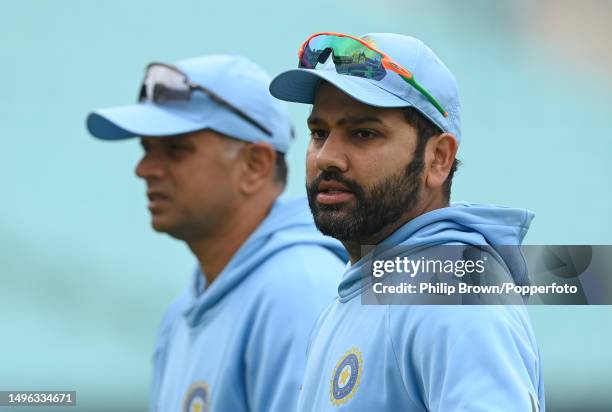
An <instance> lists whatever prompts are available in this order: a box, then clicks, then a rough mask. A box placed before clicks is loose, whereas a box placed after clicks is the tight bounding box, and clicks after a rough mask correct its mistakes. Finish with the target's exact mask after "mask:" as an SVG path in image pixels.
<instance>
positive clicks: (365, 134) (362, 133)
mask: <svg viewBox="0 0 612 412" xmlns="http://www.w3.org/2000/svg"><path fill="white" fill-rule="evenodd" d="M377 136H378V133H376V132H375V131H373V130H368V129H360V130H356V131H355V137H357V138H359V139H363V140H369V139H373V138H375V137H377Z"/></svg>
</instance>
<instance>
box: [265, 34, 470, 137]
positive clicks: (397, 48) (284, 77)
mask: <svg viewBox="0 0 612 412" xmlns="http://www.w3.org/2000/svg"><path fill="white" fill-rule="evenodd" d="M361 39H364V40H366V41H367V42H368V43H370V44H372V45H374V47H376V48H377V49H378V50H380V51H382V52H384V53H386V54H387V55H388V56H389V57H391V59H393V60H394V61H395V62H397V63H399V64H400V65H401V66H403V67H404V68H406V69H407V70H409V71H410V72H412V74H413V76H414V78H415V79H416V81H417V82H419V84H421V85H422V86H423V87H425V88H426V89H427V90H428V91H429V92H430V93H431V94H432V95H433V96H434V97H435V98H436V100H438V102H440V104H441V105H442V107H443V108H444V109H445V110H446V112H447V113H448V116H446V117H445V116H444V115H443V114H442V113H440V111H438V109H436V107H435V106H434V105H433V104H432V103H431V102H430V101H429V100H427V98H426V97H425V96H423V95H422V94H421V93H420V92H419V91H418V90H417V89H416V88H414V87H413V86H412V85H410V84H408V83H407V82H406V81H404V80H403V79H402V78H401V77H400V76H399V75H398V74H396V73H394V72H392V71H389V70H387V74H386V75H385V77H383V78H382V79H381V80H371V79H366V78H363V77H356V76H351V75H348V74H339V73H338V72H337V71H336V68H335V65H334V64H333V61H332V58H331V55H330V57H328V59H327V60H326V61H325V62H324V63H319V64H317V66H315V68H314V69H305V68H301V69H293V70H288V71H286V72H283V73H281V74H279V75H278V76H276V77H275V78H274V79H273V80H272V83H271V84H270V93H272V95H273V96H275V97H277V98H279V99H281V100H286V101H290V102H296V103H309V104H313V102H314V97H315V93H316V90H317V87H318V85H319V84H320V82H321V81H323V80H325V81H327V82H329V83H331V84H332V85H334V86H335V87H337V88H338V89H340V90H342V91H343V92H344V93H346V94H348V95H349V96H351V97H353V98H354V99H356V100H359V101H360V102H363V103H365V104H368V105H370V106H376V107H414V108H415V109H417V110H418V111H419V112H421V113H422V114H423V115H424V116H425V117H427V118H428V119H429V120H431V121H432V122H433V123H435V124H436V125H437V126H438V127H440V129H442V130H443V131H445V132H448V133H451V134H452V135H454V136H455V138H456V140H457V143H460V142H461V115H460V108H461V106H460V104H459V90H458V88H457V81H456V80H455V77H454V76H453V74H452V73H451V71H450V70H449V69H448V68H447V67H446V65H445V64H444V63H442V61H441V60H440V59H439V58H438V56H436V54H435V53H434V52H433V51H432V50H431V49H430V48H429V47H427V46H426V45H425V44H424V43H423V42H422V41H421V40H419V39H416V38H414V37H410V36H404V35H400V34H393V33H371V34H366V35H364V36H362V37H361Z"/></svg>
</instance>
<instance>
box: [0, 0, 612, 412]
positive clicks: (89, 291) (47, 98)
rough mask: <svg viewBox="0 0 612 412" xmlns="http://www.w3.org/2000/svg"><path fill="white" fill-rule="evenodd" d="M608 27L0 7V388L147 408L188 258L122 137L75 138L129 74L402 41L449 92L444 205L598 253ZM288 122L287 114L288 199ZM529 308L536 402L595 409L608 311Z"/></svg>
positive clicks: (212, 6) (578, 6) (337, 6)
mask: <svg viewBox="0 0 612 412" xmlns="http://www.w3.org/2000/svg"><path fill="white" fill-rule="evenodd" d="M611 19H612V2H608V1H597V0H593V1H578V0H576V1H562V0H559V1H553V0H549V1H547V0H541V1H538V2H531V1H527V0H518V1H511V0H508V1H486V0H473V1H462V2H458V1H453V0H447V1H442V0H435V1H431V0H430V1H425V0H422V1H407V0H404V1H401V0H379V1H376V2H364V1H349V0H338V1H333V2H331V1H321V0H312V1H307V2H287V1H280V0H276V1H270V2H263V1H261V2H243V3H237V2H209V1H203V0H200V1H196V0H191V1H184V0H177V1H174V2H162V1H157V0H155V1H152V0H129V1H118V0H107V1H104V2H102V1H92V0H80V1H76V0H75V1H62V0H56V1H42V0H41V1H34V0H23V1H18V2H17V1H13V2H4V3H3V5H2V12H1V13H0V52H1V54H0V59H1V60H0V62H1V65H0V79H1V80H0V136H1V143H2V146H3V150H1V151H0V173H1V176H2V189H3V190H2V191H1V195H0V199H1V201H0V208H1V209H0V325H2V329H1V332H0V333H1V340H0V349H1V350H0V390H13V389H21V390H25V389H29V390H51V389H58V390H59V389H63V390H76V391H77V399H78V407H77V408H76V409H77V410H79V411H110V410H121V411H140V410H146V408H147V398H148V385H149V375H150V371H151V367H150V357H151V352H152V345H153V341H154V337H155V333H156V330H157V326H158V323H159V321H160V318H161V315H162V313H163V311H164V309H165V307H166V305H167V304H168V303H169V302H170V301H171V299H172V298H173V296H174V295H175V294H176V293H177V292H178V291H179V290H180V289H181V288H182V287H183V285H185V283H186V282H187V281H188V278H189V276H190V273H191V270H192V267H193V265H194V259H193V258H192V257H191V255H190V253H189V252H188V251H187V249H186V247H185V246H184V245H183V244H181V243H179V242H176V241H174V240H172V239H170V238H169V237H166V236H163V235H159V234H155V233H154V232H153V231H152V230H151V229H150V227H149V216H148V211H147V210H146V199H145V193H144V186H143V184H142V183H141V182H140V181H138V180H137V179H136V177H135V176H134V175H133V169H134V166H135V164H136V162H137V160H138V159H139V156H140V148H139V146H138V143H137V141H135V140H134V141H128V142H122V143H116V144H115V143H103V142H100V141H97V140H94V139H92V138H91V137H90V136H89V135H88V134H87V132H86V130H85V128H84V121H85V116H86V114H87V113H88V111H89V110H91V109H93V108H96V107H105V106H113V105H120V104H129V103H131V102H133V101H135V98H136V95H137V92H138V86H139V82H140V81H141V78H142V75H143V69H144V66H145V64H146V63H148V62H150V61H152V60H161V61H168V62H171V61H173V60H176V59H179V58H185V57H192V56H197V55H202V54H210V53H218V52H227V51H233V52H237V53H241V54H244V55H246V56H247V57H249V58H252V59H253V60H255V61H256V62H258V63H259V64H260V65H262V66H263V67H264V68H265V69H266V70H267V71H268V72H269V73H270V74H276V73H278V72H280V71H282V70H284V69H287V68H292V67H294V66H295V65H296V64H297V61H296V60H297V57H296V56H297V49H298V46H299V44H300V43H301V42H302V41H303V40H304V39H305V38H306V37H307V36H308V35H309V34H311V33H313V32H316V31H323V30H327V31H340V32H347V33H352V34H365V33H367V32H380V31H389V32H397V33H404V34H411V35H414V36H416V37H419V38H421V39H423V40H424V41H425V42H426V43H427V44H429V45H430V46H431V47H432V48H433V49H434V50H435V51H436V52H437V53H438V54H439V55H440V57H441V58H442V59H443V60H444V61H445V62H446V64H447V65H448V66H449V67H450V69H451V70H452V71H453V72H454V73H455V75H456V77H457V79H458V81H459V85H460V89H461V93H462V104H463V143H462V146H461V149H460V152H459V158H460V159H461V160H462V161H463V163H464V166H463V167H461V168H460V169H459V172H458V174H457V175H456V177H455V183H454V185H453V189H454V190H453V199H454V200H469V201H473V202H487V203H498V204H506V205H513V206H522V207H527V208H529V209H532V210H534V211H535V212H536V213H537V216H536V219H535V220H534V222H533V225H532V229H531V231H530V232H529V234H528V236H527V239H526V243H531V244H612V233H611V232H612V218H611V217H610V204H611V203H612V190H611V185H610V177H612V176H611V172H610V164H611V160H612V141H611V138H612V133H611V132H612V126H610V121H611V120H612V105H611V98H612V80H611V78H610V73H611V72H612V51H611V49H610V46H609V40H610V39H612V29H610V27H608V22H609V21H610V20H611ZM307 111H308V107H306V106H301V105H291V112H292V116H293V118H294V121H295V124H296V129H297V131H298V133H297V134H298V140H297V144H296V145H295V146H294V147H293V149H292V151H291V152H290V155H289V160H290V164H289V165H290V174H291V175H290V184H289V191H290V192H292V193H300V192H302V190H303V181H304V170H303V164H304V152H305V147H306V142H307V128H306V126H305V121H304V120H305V117H306V115H307ZM530 311H531V313H532V316H533V321H534V326H535V330H536V335H537V337H538V340H539V344H540V348H541V352H542V357H543V362H544V370H545V381H546V390H547V403H548V408H547V409H548V410H549V411H553V412H555V411H558V412H560V411H568V412H569V411H604V410H605V411H609V410H612V406H611V405H612V391H610V389H611V388H612V355H611V350H610V348H612V328H611V324H612V322H611V321H612V316H611V315H612V308H610V307H559V306H548V307H531V308H530ZM0 409H2V408H1V407H0ZM54 410H59V409H54ZM67 410H75V408H72V409H67Z"/></svg>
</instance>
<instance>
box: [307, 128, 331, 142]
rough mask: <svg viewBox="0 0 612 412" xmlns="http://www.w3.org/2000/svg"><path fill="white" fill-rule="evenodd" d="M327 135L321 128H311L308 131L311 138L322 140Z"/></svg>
mask: <svg viewBox="0 0 612 412" xmlns="http://www.w3.org/2000/svg"><path fill="white" fill-rule="evenodd" d="M326 137H327V132H326V131H325V130H321V129H313V130H311V131H310V138H311V139H312V140H323V139H325V138H326Z"/></svg>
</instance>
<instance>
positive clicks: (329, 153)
mask: <svg viewBox="0 0 612 412" xmlns="http://www.w3.org/2000/svg"><path fill="white" fill-rule="evenodd" d="M315 165H316V167H317V168H318V169H319V170H321V171H326V170H336V171H339V172H346V171H347V170H348V166H349V161H348V156H347V152H346V148H345V145H344V143H343V138H342V136H341V135H340V134H339V133H333V132H332V133H330V134H329V135H328V136H327V138H326V139H325V141H324V142H323V145H322V146H321V147H319V149H318V150H317V151H316V153H315Z"/></svg>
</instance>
